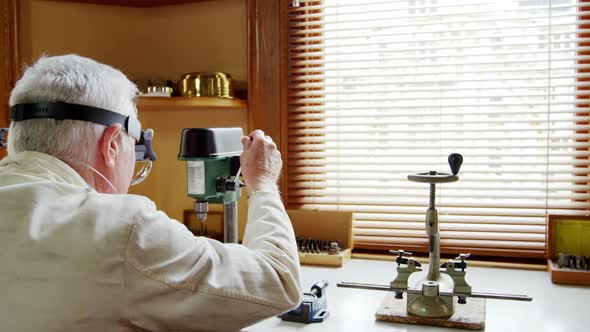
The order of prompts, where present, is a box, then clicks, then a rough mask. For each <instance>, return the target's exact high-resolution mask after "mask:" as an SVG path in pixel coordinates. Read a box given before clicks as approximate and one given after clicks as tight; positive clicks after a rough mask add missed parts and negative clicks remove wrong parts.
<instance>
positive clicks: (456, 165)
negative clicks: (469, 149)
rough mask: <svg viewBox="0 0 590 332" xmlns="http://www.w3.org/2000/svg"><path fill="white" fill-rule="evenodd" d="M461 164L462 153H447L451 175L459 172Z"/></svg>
mask: <svg viewBox="0 0 590 332" xmlns="http://www.w3.org/2000/svg"><path fill="white" fill-rule="evenodd" d="M461 164H463V156H462V155H460V154H458V153H451V154H450V155H449V166H451V172H452V173H453V175H457V173H459V169H460V168H461Z"/></svg>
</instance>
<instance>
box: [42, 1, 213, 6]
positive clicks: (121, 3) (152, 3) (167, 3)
mask: <svg viewBox="0 0 590 332" xmlns="http://www.w3.org/2000/svg"><path fill="white" fill-rule="evenodd" d="M49 1H54V2H79V3H91V4H96V5H115V6H123V7H159V6H170V5H178V4H183V3H191V2H203V1H207V0H49Z"/></svg>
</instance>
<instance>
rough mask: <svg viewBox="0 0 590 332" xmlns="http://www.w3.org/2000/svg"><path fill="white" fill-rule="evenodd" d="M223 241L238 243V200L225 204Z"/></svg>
mask: <svg viewBox="0 0 590 332" xmlns="http://www.w3.org/2000/svg"><path fill="white" fill-rule="evenodd" d="M223 242H224V243H238V202H232V203H226V204H223Z"/></svg>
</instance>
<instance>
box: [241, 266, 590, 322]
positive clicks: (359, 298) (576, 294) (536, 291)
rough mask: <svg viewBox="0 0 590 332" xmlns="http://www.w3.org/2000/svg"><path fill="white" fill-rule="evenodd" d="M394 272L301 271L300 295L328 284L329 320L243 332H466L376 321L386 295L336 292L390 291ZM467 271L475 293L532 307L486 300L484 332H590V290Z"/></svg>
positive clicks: (544, 278) (510, 273)
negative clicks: (513, 297) (366, 286)
mask: <svg viewBox="0 0 590 332" xmlns="http://www.w3.org/2000/svg"><path fill="white" fill-rule="evenodd" d="M423 268H426V266H425V265H423ZM394 271H395V264H394V263H393V262H391V261H377V260H363V259H352V260H351V261H349V262H348V263H346V264H345V265H344V266H343V267H341V268H328V267H315V266H302V267H301V273H302V286H303V287H304V288H303V290H304V291H309V290H310V287H311V285H313V284H314V283H315V282H317V281H320V280H322V279H325V280H328V282H329V283H330V286H328V288H327V299H328V308H329V311H330V316H329V317H328V318H327V319H326V320H325V321H324V322H322V323H313V324H307V325H306V324H300V323H292V322H284V321H282V320H281V319H279V318H276V317H273V318H269V319H267V320H265V321H262V322H260V323H258V324H256V325H253V326H250V327H248V328H246V329H244V331H249V332H267V331H268V332H271V331H272V332H280V331H306V332H307V331H362V332H369V331H387V332H393V331H406V332H411V331H467V330H458V329H445V328H439V327H428V326H419V325H408V324H398V323H389V322H382V321H377V320H375V311H376V309H377V308H378V307H379V305H380V304H381V301H382V299H383V297H384V296H385V292H382V291H371V290H363V289H351V288H338V287H336V283H337V282H340V281H351V282H359V283H372V284H383V285H388V284H389V282H390V280H391V279H392V278H393V277H394V273H395V272H394ZM467 271H468V272H467V282H468V283H470V284H471V286H472V287H473V290H474V291H477V292H495V293H513V294H526V295H528V296H531V297H533V301H532V302H517V301H499V300H486V329H485V331H487V332H508V331H519V332H528V331H531V332H533V331H534V332H543V331H546V332H562V331H563V332H566V331H567V332H588V331H590V287H582V286H568V285H557V284H553V283H551V280H550V279H549V274H548V273H547V272H545V271H531V270H516V269H500V268H484V267H471V266H469V267H468V268H467ZM467 300H468V301H469V299H467Z"/></svg>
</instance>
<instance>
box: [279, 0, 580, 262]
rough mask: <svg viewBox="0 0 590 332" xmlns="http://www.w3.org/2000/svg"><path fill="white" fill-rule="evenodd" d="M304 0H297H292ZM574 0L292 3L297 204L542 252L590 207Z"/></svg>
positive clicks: (394, 239) (400, 234) (463, 245)
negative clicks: (429, 213) (549, 224)
mask: <svg viewBox="0 0 590 332" xmlns="http://www.w3.org/2000/svg"><path fill="white" fill-rule="evenodd" d="M289 3H291V1H289ZM582 5H583V3H582V4H580V3H578V1H576V0H551V1H549V0H520V1H518V0H503V1H501V0H497V1H476V0H448V1H444V0H405V1H404V0H402V1H384V0H369V1H359V0H322V1H300V6H299V7H292V6H290V7H291V8H290V9H289V23H288V36H289V112H288V151H287V153H288V156H287V157H288V158H287V159H288V163H287V171H288V172H287V174H288V187H287V203H288V205H289V206H290V207H291V208H300V209H319V210H344V211H354V212H356V214H355V216H356V221H355V224H354V230H353V232H354V241H355V247H356V248H367V249H394V248H404V249H406V250H414V251H426V252H427V251H428V250H427V238H426V233H425V227H424V219H425V216H424V215H425V211H426V208H427V206H428V190H429V188H428V185H427V184H420V183H413V182H409V181H408V180H407V175H408V174H412V173H416V172H427V171H430V170H437V171H445V172H449V166H448V164H447V156H448V155H449V154H450V153H453V152H458V153H461V154H462V155H463V157H464V163H463V166H462V168H461V172H460V173H459V176H460V180H459V182H455V183H450V184H443V185H438V186H437V209H438V211H439V221H440V229H441V251H442V252H448V253H457V252H472V253H476V254H483V255H495V256H497V255H505V256H516V257H542V256H543V255H544V250H545V235H546V216H547V214H561V215H584V214H588V212H590V201H589V199H590V183H589V179H590V178H589V173H590V172H589V168H588V167H589V164H590V159H589V156H590V150H589V146H590V143H589V140H588V138H589V129H590V122H589V120H590V114H589V113H588V100H587V99H588V93H589V88H590V55H589V54H590V53H589V51H590V16H585V15H587V14H585V10H588V8H586V7H584V6H582Z"/></svg>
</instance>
